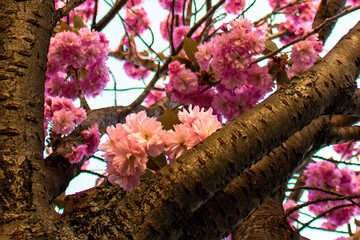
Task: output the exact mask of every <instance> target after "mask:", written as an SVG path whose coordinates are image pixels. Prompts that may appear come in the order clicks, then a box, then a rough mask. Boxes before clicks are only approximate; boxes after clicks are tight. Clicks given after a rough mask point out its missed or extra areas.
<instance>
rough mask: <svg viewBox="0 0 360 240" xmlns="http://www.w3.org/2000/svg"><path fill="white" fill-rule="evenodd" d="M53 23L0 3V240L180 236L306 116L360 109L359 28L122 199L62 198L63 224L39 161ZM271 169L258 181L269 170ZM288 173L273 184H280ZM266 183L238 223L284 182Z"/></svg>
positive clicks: (46, 12)
mask: <svg viewBox="0 0 360 240" xmlns="http://www.w3.org/2000/svg"><path fill="white" fill-rule="evenodd" d="M76 2H80V1H76ZM56 19H58V13H55V12H54V6H53V1H52V0H42V1H39V0H23V1H15V0H8V1H1V2H0V30H1V31H0V84H1V85H0V114H1V116H2V118H1V119H0V184H1V185H0V188H1V189H0V190H1V191H0V203H1V205H0V239H11V238H18V239H31V238H35V237H39V238H43V239H49V238H52V239H77V238H80V239H87V238H89V239H94V238H95V239H109V238H114V237H115V238H119V239H166V238H167V237H168V236H169V235H170V236H179V237H181V235H182V231H184V229H186V228H185V227H186V223H187V222H188V221H189V220H191V219H192V217H193V216H195V215H194V213H196V212H197V211H198V210H200V209H201V207H202V206H204V203H206V202H207V201H208V200H209V199H212V198H213V197H214V196H219V194H221V193H222V192H223V189H224V187H226V186H227V185H228V184H229V183H230V182H232V181H233V180H234V179H235V178H236V177H237V176H239V175H240V174H241V173H242V172H244V170H246V169H248V168H249V167H250V166H252V165H254V164H255V163H256V162H258V161H259V160H260V159H261V158H262V157H263V156H264V155H266V154H268V153H270V152H271V151H272V150H273V149H275V148H276V147H278V146H279V145H280V144H281V143H283V142H284V141H286V140H287V139H288V138H289V137H291V136H292V135H293V134H295V133H296V132H297V131H299V130H301V129H302V128H303V127H304V126H305V125H307V124H309V123H310V122H311V121H312V120H313V119H316V118H318V117H319V116H320V115H324V114H348V113H353V112H354V111H353V110H354V108H355V107H358V105H357V102H355V101H354V98H353V95H354V94H355V89H356V82H355V79H356V78H357V76H358V73H359V65H360V24H358V25H356V26H355V27H354V29H353V30H351V31H350V33H349V34H347V35H346V36H345V37H344V38H343V39H342V41H341V42H340V43H338V44H337V46H336V47H335V48H334V49H333V50H332V51H331V52H330V53H329V54H328V55H327V56H326V57H325V58H324V59H323V60H322V61H321V62H319V63H318V64H317V65H315V66H314V67H313V68H311V69H310V70H309V71H307V72H305V73H304V74H302V75H300V76H299V77H297V78H295V79H293V80H292V82H291V83H290V84H288V85H287V86H284V87H283V88H282V89H280V90H279V91H277V92H276V93H275V94H274V95H272V96H270V97H269V98H268V99H267V100H266V101H264V102H263V103H261V104H259V105H258V106H256V107H255V108H253V109H252V110H250V111H248V112H247V113H245V114H243V115H242V116H240V117H239V118H237V119H236V120H234V121H233V122H232V123H231V124H229V125H228V126H226V127H224V128H223V129H221V130H219V131H218V132H216V133H215V134H213V135H212V136H211V137H209V138H208V139H206V140H205V141H204V142H202V143H200V144H199V145H198V146H197V147H195V148H194V149H192V150H191V151H189V152H188V153H186V154H185V155H184V156H182V157H181V158H178V159H177V160H176V161H173V162H172V163H171V164H170V165H168V166H167V167H165V168H163V169H162V170H161V171H159V172H158V173H157V174H155V175H154V177H153V178H151V179H148V180H147V181H145V182H143V183H142V185H141V186H140V187H139V188H136V190H135V191H133V192H131V193H125V192H124V191H122V190H120V189H118V188H116V187H114V186H112V185H110V184H104V185H103V186H101V187H98V188H95V189H92V190H89V191H86V192H82V193H79V194H76V195H75V196H73V197H71V198H69V200H68V205H67V208H66V213H65V214H64V217H63V218H62V219H61V220H60V219H59V218H58V216H57V215H56V213H54V211H52V210H51V208H50V201H49V199H51V198H53V197H54V194H53V191H49V190H48V189H47V187H46V182H45V177H48V176H47V174H49V173H47V172H46V168H45V164H44V160H43V158H42V149H43V139H44V134H43V125H42V119H43V94H44V81H45V70H46V69H45V66H46V55H47V48H48V45H49V38H50V35H51V31H52V29H53V27H54V23H55V20H56ZM317 140H319V139H317ZM320 140H321V139H320ZM294 151H295V152H296V149H295V150H294ZM272 164H273V163H272ZM272 164H270V165H268V166H267V167H268V171H267V172H264V174H265V176H264V177H265V178H266V176H268V175H267V174H268V173H272V172H275V170H276V169H275V170H274V169H273V167H272ZM291 171H292V170H290V169H289V170H288V171H284V175H283V176H279V178H281V179H282V180H284V179H286V177H287V176H288V175H289V174H291ZM260 175H263V174H262V173H261V172H260ZM271 180H273V181H274V182H278V183H276V184H273V189H270V191H268V193H265V192H267V191H266V190H265V189H260V190H263V191H264V194H259V195H258V196H255V197H256V198H255V199H254V201H255V202H258V203H257V204H254V206H253V207H252V209H250V208H246V207H244V206H240V207H239V208H238V211H239V213H240V212H243V213H246V214H243V215H242V216H238V218H239V219H240V220H237V221H234V222H236V224H238V223H239V221H240V222H241V220H243V219H245V218H246V217H247V216H248V214H249V213H250V212H253V211H254V210H255V208H256V207H257V205H258V204H260V203H261V202H263V201H264V200H265V199H267V198H268V196H270V195H271V194H272V193H273V192H274V190H276V189H278V188H279V186H280V184H281V183H282V181H279V180H278V179H271ZM58 181H60V180H58ZM253 187H254V186H252V185H247V186H244V187H243V191H249V192H250V191H253ZM57 194H58V193H57ZM55 195H56V194H55ZM244 205H245V204H244ZM214 211H215V212H214V214H215V213H216V211H221V209H220V208H219V209H215V210H214ZM219 213H220V214H221V215H222V216H224V217H225V218H227V217H228V218H231V217H233V214H229V213H228V212H219ZM204 221H207V220H206V219H204ZM209 221H210V220H209ZM226 221H228V222H230V221H229V220H226ZM205 225H206V224H205ZM207 226H208V225H207ZM201 227H202V226H199V228H201ZM234 227H235V223H234V224H229V225H228V227H225V228H224V229H222V230H221V232H217V233H216V234H215V235H212V237H211V238H216V237H218V236H220V235H223V234H224V233H225V232H229V231H231V230H232V229H233V228H234ZM75 233H76V235H75Z"/></svg>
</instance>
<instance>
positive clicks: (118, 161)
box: [100, 106, 221, 191]
mask: <svg viewBox="0 0 360 240" xmlns="http://www.w3.org/2000/svg"><path fill="white" fill-rule="evenodd" d="M178 117H179V120H180V121H181V122H182V123H181V124H178V125H175V126H174V130H170V131H165V130H163V129H162V125H161V123H160V122H158V121H157V120H156V118H149V117H147V116H146V113H145V112H144V111H141V112H139V113H137V114H130V115H128V116H127V117H126V123H125V124H117V125H116V126H115V127H113V126H112V127H108V128H107V129H106V132H107V134H108V136H109V140H108V141H106V142H105V143H104V144H102V145H101V146H100V150H102V151H104V152H105V153H104V156H105V160H106V161H107V172H108V173H109V181H110V182H113V183H117V184H119V185H120V186H121V187H123V188H125V189H126V190H128V191H132V190H133V188H134V187H136V186H138V185H139V184H140V176H142V175H143V174H144V173H145V171H146V168H147V167H146V163H147V161H148V156H151V157H156V156H158V155H160V154H161V153H163V152H165V153H166V154H167V155H168V158H169V160H172V159H175V158H177V157H179V156H181V155H182V154H183V153H184V152H185V151H187V150H189V149H190V148H192V147H193V146H195V145H196V144H197V143H199V142H200V141H202V140H203V139H205V138H206V137H207V136H209V135H210V134H212V133H213V132H215V131H216V130H217V129H219V128H220V127H221V124H220V122H219V121H218V120H217V117H216V116H214V115H212V110H211V109H210V110H208V111H205V110H204V109H200V108H199V107H197V106H196V107H194V108H192V107H191V106H190V107H189V111H186V110H184V111H182V112H179V114H178Z"/></svg>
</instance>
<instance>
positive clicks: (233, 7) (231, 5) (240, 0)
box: [225, 0, 245, 14]
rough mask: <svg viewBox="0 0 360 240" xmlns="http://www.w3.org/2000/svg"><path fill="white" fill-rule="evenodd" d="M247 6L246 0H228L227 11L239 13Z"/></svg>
mask: <svg viewBox="0 0 360 240" xmlns="http://www.w3.org/2000/svg"><path fill="white" fill-rule="evenodd" d="M244 7H245V0H228V1H227V2H226V4H225V11H226V12H227V13H232V14H239V13H240V11H241V10H243V9H244Z"/></svg>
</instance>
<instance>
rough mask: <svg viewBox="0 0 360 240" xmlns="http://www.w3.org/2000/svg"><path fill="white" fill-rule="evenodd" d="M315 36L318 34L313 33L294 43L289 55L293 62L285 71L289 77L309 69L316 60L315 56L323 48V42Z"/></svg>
mask: <svg viewBox="0 0 360 240" xmlns="http://www.w3.org/2000/svg"><path fill="white" fill-rule="evenodd" d="M317 37H318V34H315V35H312V36H310V37H308V38H306V39H305V40H304V41H301V42H298V43H296V44H294V46H293V47H292V51H291V55H290V56H291V59H292V60H293V62H294V63H293V64H292V65H291V67H289V69H288V71H287V74H288V77H289V78H292V77H294V76H296V75H298V74H299V73H301V72H303V71H305V70H307V69H309V68H310V67H311V66H312V65H313V64H314V63H315V62H316V57H317V56H318V54H319V53H320V52H321V51H322V50H323V44H322V42H321V41H319V40H318V38H317Z"/></svg>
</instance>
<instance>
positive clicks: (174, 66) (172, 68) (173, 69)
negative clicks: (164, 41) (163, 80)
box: [168, 61, 185, 77]
mask: <svg viewBox="0 0 360 240" xmlns="http://www.w3.org/2000/svg"><path fill="white" fill-rule="evenodd" d="M168 69H169V71H168V73H169V76H170V77H171V76H175V75H176V74H177V73H178V72H179V71H180V70H183V69H185V64H180V62H179V61H173V62H171V63H170V64H169V66H168Z"/></svg>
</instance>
